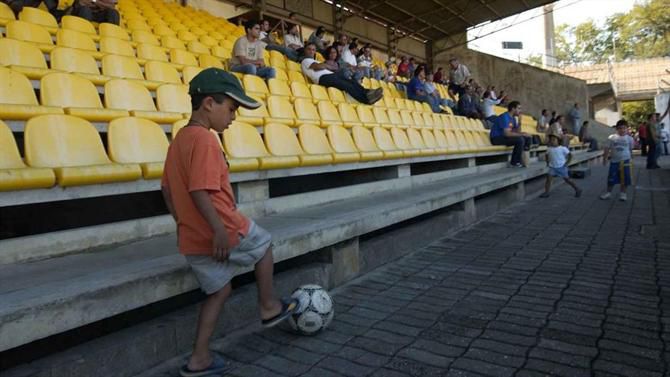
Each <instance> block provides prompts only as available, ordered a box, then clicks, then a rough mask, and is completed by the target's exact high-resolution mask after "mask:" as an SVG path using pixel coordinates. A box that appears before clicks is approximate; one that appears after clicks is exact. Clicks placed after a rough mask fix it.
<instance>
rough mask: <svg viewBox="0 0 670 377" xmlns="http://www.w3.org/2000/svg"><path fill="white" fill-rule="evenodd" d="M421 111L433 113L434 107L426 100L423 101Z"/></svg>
mask: <svg viewBox="0 0 670 377" xmlns="http://www.w3.org/2000/svg"><path fill="white" fill-rule="evenodd" d="M420 111H422V112H426V113H432V112H433V109H432V108H431V107H430V105H429V104H427V103H425V102H421V110H420Z"/></svg>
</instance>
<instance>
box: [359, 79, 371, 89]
mask: <svg viewBox="0 0 670 377" xmlns="http://www.w3.org/2000/svg"><path fill="white" fill-rule="evenodd" d="M361 85H362V86H363V87H364V88H365V89H370V88H371V87H372V84H370V78H369V77H363V81H362V82H361Z"/></svg>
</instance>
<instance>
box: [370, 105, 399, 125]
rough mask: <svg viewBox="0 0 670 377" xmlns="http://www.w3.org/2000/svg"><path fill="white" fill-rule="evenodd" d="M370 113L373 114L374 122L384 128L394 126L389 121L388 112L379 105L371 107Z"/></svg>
mask: <svg viewBox="0 0 670 377" xmlns="http://www.w3.org/2000/svg"><path fill="white" fill-rule="evenodd" d="M389 110H390V109H389ZM372 114H373V115H374V117H375V122H376V123H377V124H378V125H380V126H382V127H384V128H391V127H393V126H394V124H392V123H391V119H389V116H388V112H387V111H386V110H384V109H382V108H380V107H373V108H372Z"/></svg>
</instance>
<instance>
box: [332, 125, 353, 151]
mask: <svg viewBox="0 0 670 377" xmlns="http://www.w3.org/2000/svg"><path fill="white" fill-rule="evenodd" d="M327 133H328V140H330V145H331V146H332V147H333V150H334V151H335V152H337V153H355V152H358V149H356V145H355V144H354V141H353V140H352V139H351V135H350V134H349V132H348V131H347V130H346V129H345V128H344V127H342V126H336V125H332V126H328V131H327Z"/></svg>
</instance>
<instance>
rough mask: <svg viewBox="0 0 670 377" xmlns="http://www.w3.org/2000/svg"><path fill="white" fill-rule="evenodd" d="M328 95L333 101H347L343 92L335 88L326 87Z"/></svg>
mask: <svg viewBox="0 0 670 377" xmlns="http://www.w3.org/2000/svg"><path fill="white" fill-rule="evenodd" d="M328 97H330V100H331V101H333V102H335V103H341V102H347V99H346V98H344V93H343V92H342V91H341V90H339V89H337V88H333V87H330V88H328Z"/></svg>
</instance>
